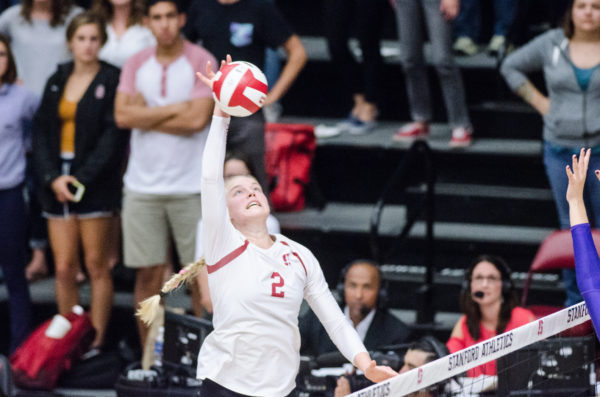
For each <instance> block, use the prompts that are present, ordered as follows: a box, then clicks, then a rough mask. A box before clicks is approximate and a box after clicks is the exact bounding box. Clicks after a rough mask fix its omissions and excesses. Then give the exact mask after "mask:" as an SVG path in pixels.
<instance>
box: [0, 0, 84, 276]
mask: <svg viewBox="0 0 600 397" xmlns="http://www.w3.org/2000/svg"><path fill="white" fill-rule="evenodd" d="M15 3H16V2H15ZM71 4H72V3H71V1H70V0H63V1H58V0H23V1H22V2H21V3H20V4H15V5H13V6H12V7H9V8H7V9H6V10H5V11H4V12H3V13H2V14H1V15H0V34H4V35H6V36H7V37H8V38H9V39H10V41H11V46H12V50H13V53H14V56H15V62H16V65H17V70H18V72H19V75H18V76H17V78H18V79H19V80H20V81H21V82H22V83H23V84H24V85H25V87H26V88H27V89H28V90H29V91H31V92H33V93H34V94H36V95H38V96H41V95H42V91H43V89H44V84H46V80H48V77H50V75H51V74H52V73H54V71H55V70H56V65H57V64H58V63H59V62H63V61H66V60H67V59H69V57H70V55H69V51H68V48H67V43H66V41H65V30H66V27H67V24H68V23H69V21H70V20H71V19H72V18H73V17H74V16H75V15H76V14H78V13H79V12H81V11H82V9H81V8H79V7H75V6H72V5H71ZM28 160H31V159H28ZM27 168H28V169H30V168H33V166H31V165H29V164H28V166H27ZM33 174H34V173H33V172H32V173H28V174H27V175H33ZM28 179H31V177H30V178H28ZM34 179H35V178H34ZM26 186H27V188H28V189H29V196H30V200H29V214H30V223H31V236H30V248H31V249H32V259H31V262H30V263H29V265H28V266H27V269H26V277H27V279H29V280H34V279H36V278H38V277H43V276H45V275H46V274H47V273H48V267H47V263H46V246H47V236H46V233H45V230H46V229H47V225H46V223H45V221H44V219H43V218H42V216H41V212H40V211H41V209H40V207H39V203H38V202H37V200H36V199H35V197H36V196H37V192H36V191H35V189H36V184H35V182H33V181H31V180H26Z"/></svg>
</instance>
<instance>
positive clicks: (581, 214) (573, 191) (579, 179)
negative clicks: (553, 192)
mask: <svg viewBox="0 0 600 397" xmlns="http://www.w3.org/2000/svg"><path fill="white" fill-rule="evenodd" d="M590 154H591V150H590V149H588V150H585V149H581V152H580V154H579V158H577V155H575V154H574V155H573V165H572V166H568V165H567V167H566V172H567V178H568V179H569V185H568V186H567V202H568V203H569V217H570V219H571V226H575V225H579V224H581V223H589V220H588V217H587V212H586V210H585V204H584V201H583V188H584V186H585V179H586V175H587V171H588V165H589V163H590ZM596 175H599V173H598V170H596Z"/></svg>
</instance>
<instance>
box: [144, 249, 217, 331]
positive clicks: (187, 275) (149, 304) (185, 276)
mask: <svg viewBox="0 0 600 397" xmlns="http://www.w3.org/2000/svg"><path fill="white" fill-rule="evenodd" d="M205 265H206V262H205V261H204V258H200V260H198V261H197V262H194V263H190V264H189V265H187V266H186V267H184V268H183V269H181V270H180V271H179V273H176V274H173V276H171V278H170V279H169V280H168V281H167V282H166V283H165V284H164V285H163V287H162V288H161V290H160V294H158V295H154V296H151V297H149V298H147V299H145V300H144V301H142V302H140V305H139V308H138V310H137V312H136V313H135V315H136V316H138V317H139V318H140V319H141V320H142V321H143V322H144V323H145V324H146V325H148V326H149V325H151V324H152V323H153V322H154V320H156V316H157V314H158V311H159V310H158V309H159V306H160V302H161V299H162V298H164V297H165V296H166V295H167V294H168V293H169V292H171V291H173V290H174V289H176V288H178V287H180V286H181V285H182V284H190V283H191V282H193V281H195V280H196V277H197V276H198V275H199V274H200V271H201V270H202V267H203V266H205Z"/></svg>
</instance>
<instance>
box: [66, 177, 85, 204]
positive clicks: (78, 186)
mask: <svg viewBox="0 0 600 397" xmlns="http://www.w3.org/2000/svg"><path fill="white" fill-rule="evenodd" d="M69 191H70V192H71V194H72V195H73V196H74V197H75V200H74V201H75V202H76V203H78V202H80V201H81V199H82V198H83V193H85V186H84V185H83V184H82V183H81V182H79V181H75V182H70V183H69Z"/></svg>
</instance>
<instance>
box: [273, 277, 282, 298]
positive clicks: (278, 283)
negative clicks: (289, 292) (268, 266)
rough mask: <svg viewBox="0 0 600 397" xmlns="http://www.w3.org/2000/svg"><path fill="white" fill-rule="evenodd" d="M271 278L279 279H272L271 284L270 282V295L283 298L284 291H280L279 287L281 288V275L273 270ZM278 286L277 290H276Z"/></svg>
mask: <svg viewBox="0 0 600 397" xmlns="http://www.w3.org/2000/svg"><path fill="white" fill-rule="evenodd" d="M271 278H274V279H278V280H279V281H273V284H271V296H274V297H275V298H283V296H284V292H283V291H281V288H283V284H284V281H283V277H281V275H280V274H279V273H277V272H273V274H271ZM278 288H279V290H277V289H278Z"/></svg>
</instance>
